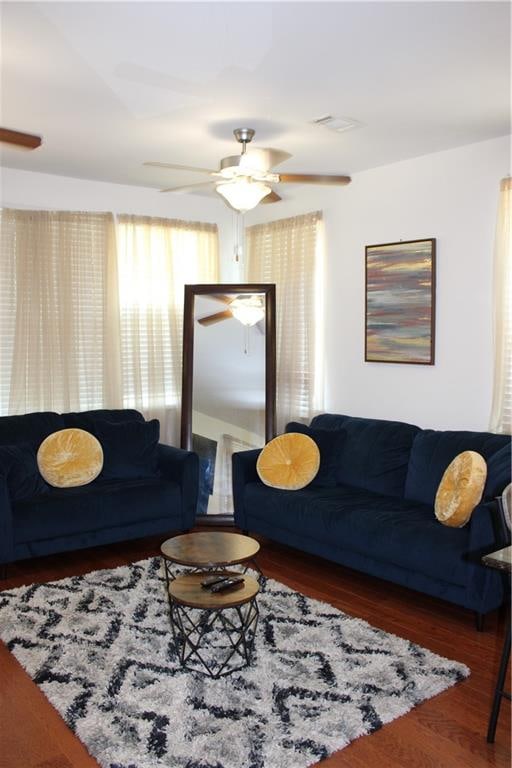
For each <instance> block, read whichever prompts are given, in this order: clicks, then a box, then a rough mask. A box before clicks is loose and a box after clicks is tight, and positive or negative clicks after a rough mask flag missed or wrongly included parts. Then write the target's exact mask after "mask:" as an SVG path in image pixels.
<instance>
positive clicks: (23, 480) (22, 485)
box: [0, 443, 49, 501]
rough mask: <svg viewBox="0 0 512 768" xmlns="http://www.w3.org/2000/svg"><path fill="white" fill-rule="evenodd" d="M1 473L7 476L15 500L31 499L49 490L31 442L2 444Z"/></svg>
mask: <svg viewBox="0 0 512 768" xmlns="http://www.w3.org/2000/svg"><path fill="white" fill-rule="evenodd" d="M0 474H1V475H3V476H4V477H5V478H6V481H7V487H8V489H9V496H10V497H11V499H12V500H13V501H22V500H23V499H30V498H31V497H32V496H38V495H40V494H42V493H47V492H48V491H49V486H48V485H47V483H46V482H45V481H44V479H43V478H42V476H41V474H40V473H39V468H38V466H37V459H36V449H35V448H34V446H32V445H31V444H30V443H18V444H17V445H0Z"/></svg>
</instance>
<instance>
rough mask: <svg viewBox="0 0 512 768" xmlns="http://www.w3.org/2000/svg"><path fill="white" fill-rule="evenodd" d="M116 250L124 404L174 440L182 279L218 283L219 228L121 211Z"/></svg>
mask: <svg viewBox="0 0 512 768" xmlns="http://www.w3.org/2000/svg"><path fill="white" fill-rule="evenodd" d="M117 250H118V275H119V314H120V339H121V350H120V352H121V371H122V381H123V402H124V405H125V407H133V408H138V409H140V410H141V411H142V412H143V413H144V414H145V415H146V417H148V418H152V417H157V418H159V419H160V423H161V430H162V434H164V435H166V439H167V440H168V441H173V442H175V441H176V439H177V411H178V409H179V404H180V401H181V359H182V336H183V294H184V285H185V284H186V283H215V282H218V236H217V226H216V225H212V224H202V223H198V222H184V221H176V220H171V219H159V218H150V217H145V216H127V215H122V216H119V219H118V238H117Z"/></svg>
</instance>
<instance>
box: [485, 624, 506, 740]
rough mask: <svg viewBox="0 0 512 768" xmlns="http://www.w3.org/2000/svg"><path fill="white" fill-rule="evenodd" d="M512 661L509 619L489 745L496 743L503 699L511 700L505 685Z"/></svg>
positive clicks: (490, 722) (495, 695) (491, 719)
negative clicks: (509, 664)
mask: <svg viewBox="0 0 512 768" xmlns="http://www.w3.org/2000/svg"><path fill="white" fill-rule="evenodd" d="M509 659H510V617H509V619H508V628H507V634H506V635H505V643H504V645H503V651H502V654H501V661H500V669H499V672H498V679H497V681H496V688H495V691H494V700H493V703H492V709H491V716H490V718H489V728H488V730H487V741H488V742H489V744H493V743H494V737H495V735H496V725H497V723H498V715H499V713H500V705H501V700H502V698H505V699H510V693H507V692H506V691H504V690H503V686H504V685H505V677H506V674H507V666H508V662H509Z"/></svg>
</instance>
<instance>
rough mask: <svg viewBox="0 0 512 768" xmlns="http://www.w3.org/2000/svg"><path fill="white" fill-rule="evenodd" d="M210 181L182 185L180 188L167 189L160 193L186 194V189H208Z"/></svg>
mask: <svg viewBox="0 0 512 768" xmlns="http://www.w3.org/2000/svg"><path fill="white" fill-rule="evenodd" d="M210 184H212V182H211V181H200V182H199V184H183V185H182V186H181V187H167V188H166V189H161V190H160V192H186V190H187V189H197V187H209V186H210Z"/></svg>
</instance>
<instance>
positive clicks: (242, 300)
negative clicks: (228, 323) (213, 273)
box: [197, 294, 265, 332]
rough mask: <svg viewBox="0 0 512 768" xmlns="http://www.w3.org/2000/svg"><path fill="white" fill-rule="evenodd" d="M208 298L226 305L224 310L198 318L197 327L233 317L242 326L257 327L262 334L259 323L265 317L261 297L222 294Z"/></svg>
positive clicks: (211, 295)
mask: <svg viewBox="0 0 512 768" xmlns="http://www.w3.org/2000/svg"><path fill="white" fill-rule="evenodd" d="M208 298H211V299H215V301H220V302H222V303H223V304H226V305H227V307H226V309H224V310H222V311H221V312H215V313H213V314H211V315H206V317H200V318H198V320H197V322H198V323H199V325H204V326H209V325H214V324H215V323H220V322H221V321H222V320H229V319H230V318H231V317H234V318H235V319H236V320H238V321H239V322H240V323H242V325H246V326H252V325H257V327H258V330H260V332H263V329H262V328H261V325H260V321H261V320H263V318H264V317H265V302H264V298H263V296H259V295H257V294H254V295H251V294H244V295H242V296H234V297H233V296H223V295H222V294H210V295H209V297H208Z"/></svg>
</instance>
